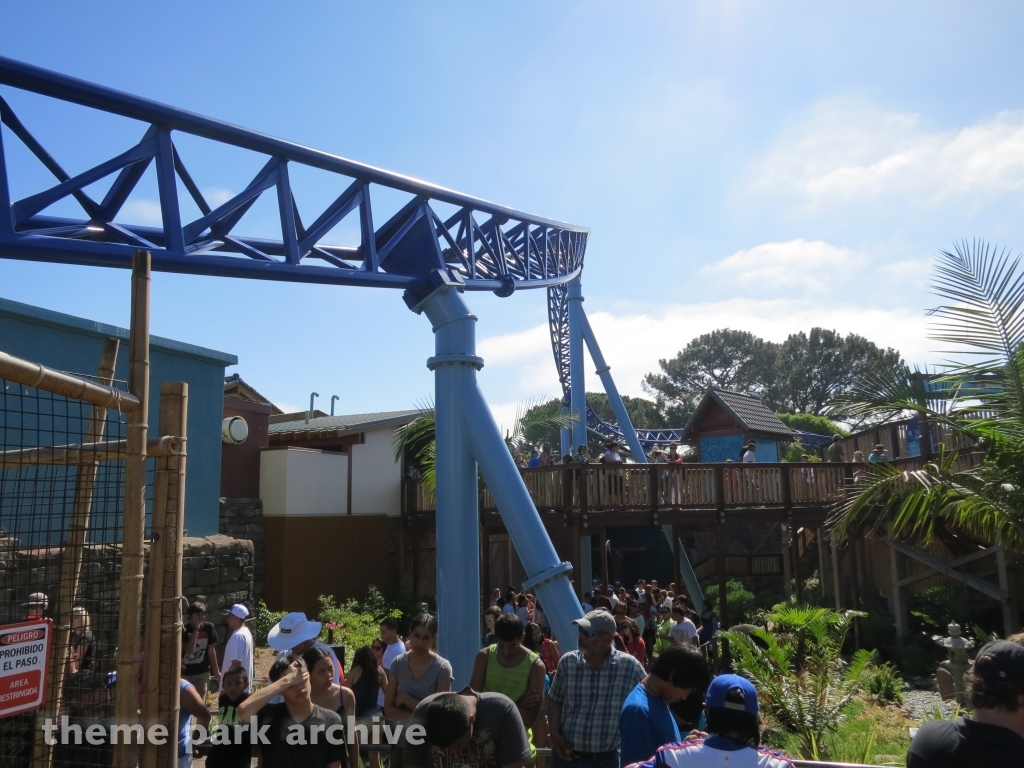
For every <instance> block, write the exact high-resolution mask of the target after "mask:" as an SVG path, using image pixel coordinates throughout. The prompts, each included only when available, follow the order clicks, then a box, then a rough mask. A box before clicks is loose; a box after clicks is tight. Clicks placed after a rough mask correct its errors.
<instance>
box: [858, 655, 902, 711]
mask: <svg viewBox="0 0 1024 768" xmlns="http://www.w3.org/2000/svg"><path fill="white" fill-rule="evenodd" d="M904 685H905V683H904V682H903V678H902V677H900V671H899V670H898V669H897V668H896V666H895V665H894V664H890V663H888V662H886V663H885V664H879V665H877V666H872V667H871V668H870V669H868V670H867V672H865V673H864V690H866V691H867V692H868V693H870V694H872V695H873V696H877V697H878V700H879V701H880V702H881V703H883V704H902V703H903V688H904Z"/></svg>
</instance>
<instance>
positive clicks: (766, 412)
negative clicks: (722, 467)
mask: <svg viewBox="0 0 1024 768" xmlns="http://www.w3.org/2000/svg"><path fill="white" fill-rule="evenodd" d="M752 439H753V440H755V441H757V453H756V456H757V460H758V461H759V462H762V461H767V462H776V461H779V448H780V446H781V445H782V444H784V443H786V442H790V441H792V440H793V439H794V434H793V430H791V429H790V428H789V427H787V426H786V425H785V424H783V423H782V422H781V421H780V420H779V417H778V416H776V415H775V414H774V413H773V412H772V410H771V409H770V408H769V407H768V406H766V405H765V404H764V403H763V402H761V398H759V397H757V396H755V395H747V394H744V393H742V392H730V391H729V390H727V389H720V388H718V387H711V388H710V389H708V391H707V392H705V393H704V397H703V398H701V401H700V404H699V405H698V406H697V410H696V411H694V413H693V416H691V417H690V420H689V421H688V422H687V423H686V427H685V428H684V429H683V434H682V440H683V441H684V442H686V443H687V444H689V445H691V446H693V447H694V448H695V449H696V451H697V461H701V462H717V461H725V460H726V459H732V460H733V461H739V460H740V450H741V449H742V448H743V446H744V445H746V444H747V443H748V442H749V441H750V440H752Z"/></svg>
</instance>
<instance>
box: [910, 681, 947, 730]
mask: <svg viewBox="0 0 1024 768" xmlns="http://www.w3.org/2000/svg"><path fill="white" fill-rule="evenodd" d="M936 706H938V707H939V709H940V711H941V712H942V713H943V715H944V716H945V717H950V716H951V715H952V714H953V710H955V709H956V702H953V701H943V700H942V699H941V698H940V697H939V693H938V691H922V690H920V689H918V688H909V687H908V688H907V689H906V690H904V691H903V709H904V711H905V712H906V713H907V716H908V717H909V718H910V719H912V720H915V721H917V722H921V720H922V719H923V718H924V717H925V716H926V715H927V716H934V714H933V713H934V710H935V707H936Z"/></svg>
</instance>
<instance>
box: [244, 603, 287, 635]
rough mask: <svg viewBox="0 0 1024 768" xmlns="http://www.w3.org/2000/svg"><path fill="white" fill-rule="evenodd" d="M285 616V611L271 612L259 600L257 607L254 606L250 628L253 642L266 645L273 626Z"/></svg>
mask: <svg viewBox="0 0 1024 768" xmlns="http://www.w3.org/2000/svg"><path fill="white" fill-rule="evenodd" d="M286 615H287V611H272V610H270V609H269V608H267V604H266V603H265V602H263V601H262V600H260V602H259V605H257V606H256V613H255V615H254V617H253V620H252V625H251V627H250V629H251V631H252V639H253V642H254V643H255V644H256V645H266V644H267V634H268V633H269V632H270V630H272V629H273V628H274V625H275V624H277V622H279V621H280V620H281V619H282V618H284V616H286Z"/></svg>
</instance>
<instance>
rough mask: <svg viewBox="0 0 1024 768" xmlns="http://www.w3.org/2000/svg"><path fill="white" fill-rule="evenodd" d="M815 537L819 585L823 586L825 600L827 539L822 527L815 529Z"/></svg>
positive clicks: (822, 592) (822, 595)
mask: <svg viewBox="0 0 1024 768" xmlns="http://www.w3.org/2000/svg"><path fill="white" fill-rule="evenodd" d="M814 537H815V539H816V540H817V542H818V586H819V587H820V588H821V600H822V602H824V601H825V582H826V577H825V539H824V537H823V536H822V535H821V527H818V528H816V529H815V531H814Z"/></svg>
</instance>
